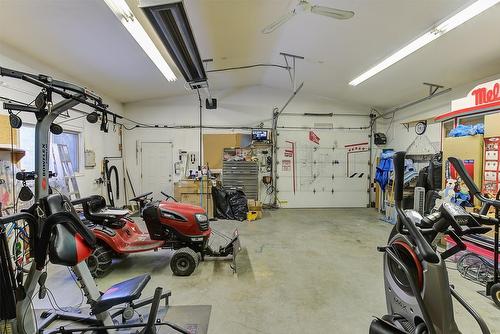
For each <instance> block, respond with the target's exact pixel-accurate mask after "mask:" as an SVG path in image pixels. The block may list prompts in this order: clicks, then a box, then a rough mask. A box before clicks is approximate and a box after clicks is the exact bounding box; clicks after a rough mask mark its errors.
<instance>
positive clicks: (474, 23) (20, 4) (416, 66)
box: [0, 0, 500, 108]
mask: <svg viewBox="0 0 500 334" xmlns="http://www.w3.org/2000/svg"><path fill="white" fill-rule="evenodd" d="M128 1H129V3H134V2H135V0H128ZM311 2H313V3H317V4H321V5H326V6H332V7H338V8H343V9H349V10H354V11H355V12H356V15H355V17H354V18H353V19H351V20H347V21H338V20H333V19H330V18H327V17H323V16H317V15H312V14H308V15H297V16H296V17H294V18H293V19H292V20H291V21H289V22H288V23H286V24H285V25H284V26H282V27H281V28H279V29H278V30H277V31H275V32H274V33H273V34H270V35H264V34H261V33H260V30H261V29H262V28H263V27H264V26H265V25H266V24H268V23H270V22H271V21H273V20H274V19H275V18H277V17H278V16H280V15H281V14H283V13H284V12H285V11H286V10H287V9H288V8H290V7H291V6H293V5H294V4H295V3H296V1H295V0H203V1H201V0H185V4H186V8H187V12H188V15H189V17H190V21H191V25H192V27H193V31H194V33H195V36H196V39H197V42H198V47H199V49H200V53H201V55H202V57H203V58H214V62H213V63H211V64H210V65H209V68H223V67H231V66H241V65H250V64H255V63H277V64H283V58H282V57H280V56H279V52H281V51H284V52H289V53H294V54H298V55H301V56H304V57H305V58H306V59H305V60H303V61H298V63H297V81H298V82H301V81H304V89H303V90H304V92H307V93H310V94H316V95H322V96H326V97H331V98H335V99H338V100H341V101H345V102H351V103H357V104H363V105H370V106H376V107H381V108H384V107H390V106H394V105H397V104H401V103H404V102H407V101H411V100H413V99H416V98H420V97H422V96H424V95H425V94H426V93H427V88H426V87H424V86H422V84H421V83H422V82H424V81H425V82H432V83H437V84H442V85H445V86H447V87H453V86H458V85H461V84H463V83H467V82H471V81H474V80H477V79H480V78H483V77H486V76H490V75H493V74H497V73H500V42H499V41H500V40H499V38H498V36H500V24H498V22H499V20H500V6H499V5H497V6H496V7H494V8H492V9H490V10H488V11H487V12H485V13H483V14H481V15H480V16H478V17H476V18H474V19H473V20H471V21H469V22H467V23H466V24H464V25H463V26H461V27H459V28H457V29H455V30H453V31H452V32H450V33H448V34H446V35H445V36H443V37H441V38H439V39H438V40H436V41H434V42H433V43H431V44H429V45H427V46H426V47H424V48H423V49H421V50H419V51H418V52H416V53H414V54H412V55H411V56H410V57H408V58H406V59H404V60H402V61H401V62H399V63H398V64H396V65H395V66H393V67H391V68H389V69H387V70H385V71H383V72H381V73H380V74H378V75H376V76H375V77H373V78H371V79H369V80H368V81H366V82H364V83H362V84H361V85H359V86H357V87H351V86H349V85H348V82H349V81H350V80H352V79H353V78H354V77H356V76H357V75H359V74H361V73H362V72H364V71H365V70H367V69H368V68H370V67H371V66H373V65H375V64H376V63H377V62H378V61H380V60H382V59H383V58H385V57H386V56H388V55H389V54H391V53H392V52H393V51H395V50H397V49H398V48H400V47H401V46H403V45H404V44H405V43H407V42H409V41H411V40H412V39H413V38H415V37H417V36H418V35H419V34H421V33H423V32H424V31H425V30H427V29H428V28H430V27H431V26H432V25H433V24H435V23H436V22H437V21H439V20H441V19H442V18H444V17H447V16H449V15H450V14H452V13H454V12H455V11H456V10H457V9H459V8H461V7H462V6H464V5H465V4H467V3H469V2H470V1H469V0H454V1H450V0H377V1H373V0H312V1H311ZM0 41H2V42H4V43H6V44H9V45H11V46H13V47H15V48H17V49H19V50H21V51H23V52H25V53H27V54H28V55H30V56H32V57H35V58H36V59H38V60H40V61H42V62H45V63H47V64H48V65H51V66H53V67H55V68H57V69H58V70H60V71H62V72H65V73H67V74H68V75H70V76H72V77H74V78H77V79H79V80H81V81H82V82H83V83H85V84H87V85H89V87H91V88H93V89H95V90H98V91H102V92H104V93H106V94H108V95H110V96H112V97H115V98H116V99H118V100H119V101H122V102H130V101H139V100H143V99H149V98H157V97H167V96H173V95H180V94H185V92H186V91H185V88H184V80H183V79H182V77H180V75H179V74H178V76H179V77H180V78H179V80H178V81H177V82H176V83H169V82H167V81H166V80H165V79H164V78H163V76H162V75H161V74H160V72H159V71H158V70H157V69H156V67H155V66H154V65H153V64H152V62H151V61H150V60H149V58H147V56H145V54H144V53H143V51H142V50H141V49H140V47H139V46H138V45H137V44H136V43H135V41H134V40H133V39H132V37H131V36H130V35H129V34H128V33H127V31H126V30H125V29H124V28H123V27H122V26H121V24H120V23H119V21H118V20H117V19H116V18H115V16H114V15H113V13H112V12H111V11H110V10H109V9H108V8H107V6H106V5H105V4H104V1H102V0H40V1H30V0H0ZM177 73H178V72H177ZM209 80H210V85H211V87H212V88H213V89H215V90H219V89H226V88H230V87H235V86H247V85H256V84H263V85H268V86H272V87H278V88H282V89H289V88H290V81H289V77H288V74H287V73H286V71H284V70H281V69H277V68H256V69H247V70H238V71H231V72H221V73H212V74H209Z"/></svg>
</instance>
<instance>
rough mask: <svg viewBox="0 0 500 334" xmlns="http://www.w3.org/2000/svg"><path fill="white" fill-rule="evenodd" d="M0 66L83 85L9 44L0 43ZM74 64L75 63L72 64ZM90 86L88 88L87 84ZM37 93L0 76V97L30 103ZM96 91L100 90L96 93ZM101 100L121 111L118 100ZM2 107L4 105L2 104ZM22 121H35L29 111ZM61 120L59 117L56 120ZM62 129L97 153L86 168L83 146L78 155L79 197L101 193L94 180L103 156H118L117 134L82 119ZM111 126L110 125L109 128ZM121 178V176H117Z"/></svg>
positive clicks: (29, 85) (69, 123)
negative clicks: (74, 135) (71, 133)
mask: <svg viewBox="0 0 500 334" xmlns="http://www.w3.org/2000/svg"><path fill="white" fill-rule="evenodd" d="M0 66H2V67H6V68H11V69H15V70H20V71H25V72H30V73H37V74H38V73H43V74H47V75H50V76H52V77H54V78H57V79H61V80H67V81H70V82H73V83H76V84H80V85H84V84H82V83H79V82H78V81H77V80H74V79H73V78H71V77H68V76H67V75H65V74H64V73H61V72H59V71H57V70H56V69H54V68H51V67H49V66H47V65H45V64H42V63H40V62H38V61H36V60H35V59H32V58H29V57H27V56H25V55H24V54H23V53H22V52H20V51H18V50H15V49H13V48H11V47H9V46H8V45H5V44H0ZM75 66H77V65H76V64H75ZM89 88H91V87H89ZM39 92H40V90H39V89H38V88H37V87H35V86H33V85H31V84H29V83H26V82H23V81H21V80H18V79H13V78H7V77H0V96H2V97H6V98H11V99H14V100H18V101H22V102H26V103H29V102H31V101H33V99H34V98H35V96H36V95H37V94H38V93H39ZM96 93H98V94H99V92H96ZM102 97H103V99H104V101H105V102H106V103H107V104H109V105H110V110H111V111H113V112H116V113H118V114H122V113H123V109H122V105H121V103H118V102H117V101H115V100H114V99H112V98H110V97H106V96H102ZM2 106H3V104H2ZM76 109H79V110H82V111H87V112H89V111H91V110H90V108H88V107H87V106H83V105H79V106H77V107H76ZM0 113H2V114H6V111H4V110H3V108H1V107H0ZM79 115H80V114H79V113H76V112H70V116H71V117H76V116H79ZM20 116H21V117H22V118H23V122H25V123H32V124H33V123H34V122H35V118H34V116H33V115H31V114H29V113H22V114H21V115H20ZM61 120H63V119H62V118H61V119H59V121H61ZM62 126H63V128H66V129H68V130H74V131H78V132H80V133H81V136H80V137H81V138H82V140H81V145H80V146H83V147H85V149H91V150H94V151H95V153H96V162H97V166H96V167H95V168H92V169H86V168H85V167H84V164H83V147H82V150H81V155H80V173H79V174H78V176H77V181H78V185H79V189H80V193H81V195H82V196H88V195H92V194H104V193H105V188H104V187H103V186H100V185H97V184H95V182H94V180H95V179H97V178H99V177H100V176H101V175H100V173H101V168H100V163H101V161H102V158H103V156H116V155H119V154H120V152H119V149H118V144H119V136H118V131H117V132H113V131H112V130H110V132H109V133H107V134H105V133H103V132H101V131H99V124H98V123H97V124H89V123H87V122H86V121H85V118H81V119H78V120H74V121H71V122H66V123H64V124H62ZM110 128H112V127H110ZM120 178H122V175H120ZM121 189H123V184H121ZM122 198H123V197H121V199H120V200H119V201H117V202H116V203H115V204H116V205H123V204H124V201H123V199H122Z"/></svg>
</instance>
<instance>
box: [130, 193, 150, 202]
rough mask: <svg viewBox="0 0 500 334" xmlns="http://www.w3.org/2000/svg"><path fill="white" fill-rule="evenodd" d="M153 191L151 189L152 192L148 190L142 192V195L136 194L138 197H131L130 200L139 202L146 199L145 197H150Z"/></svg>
mask: <svg viewBox="0 0 500 334" xmlns="http://www.w3.org/2000/svg"><path fill="white" fill-rule="evenodd" d="M152 193H153V192H152V191H150V192H148V193H144V194H141V195H139V196H136V197H134V198H131V199H130V201H134V202H139V201H140V200H142V199H144V198H146V197H148V196H149V195H151V194H152Z"/></svg>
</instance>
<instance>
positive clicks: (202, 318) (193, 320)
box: [35, 305, 212, 334]
mask: <svg viewBox="0 0 500 334" xmlns="http://www.w3.org/2000/svg"><path fill="white" fill-rule="evenodd" d="M147 309H148V308H147V307H144V308H140V309H138V314H141V315H142V316H143V317H144V320H146V319H147ZM211 311H212V306H211V305H185V306H169V307H168V309H165V307H160V310H159V311H158V316H159V318H160V319H162V321H165V322H170V323H173V324H176V325H178V326H180V327H182V328H184V329H186V330H188V331H189V332H190V333H191V334H207V332H208V323H209V321H210V313H211ZM35 312H36V314H37V315H38V323H40V322H41V320H42V319H41V318H40V314H41V313H42V310H35ZM82 312H83V313H86V314H88V312H89V310H88V309H83V310H82ZM115 320H116V321H120V316H118V317H116V318H115ZM138 322H140V320H139V318H138V317H135V318H134V319H132V320H130V321H129V322H128V323H138ZM59 326H67V328H71V327H73V328H74V327H78V328H81V327H85V326H83V325H82V324H77V323H74V324H71V323H69V322H68V321H66V320H62V321H55V322H54V323H53V324H51V326H50V327H49V328H48V329H46V331H44V333H50V330H51V329H56V328H58V327H59ZM157 331H158V332H157V333H158V334H177V333H178V332H177V331H176V330H174V329H172V328H170V327H168V326H161V327H157ZM118 332H119V333H130V330H120V331H118ZM132 332H134V331H132ZM134 333H135V332H134Z"/></svg>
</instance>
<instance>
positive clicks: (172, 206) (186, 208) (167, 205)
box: [160, 201, 206, 219]
mask: <svg viewBox="0 0 500 334" xmlns="http://www.w3.org/2000/svg"><path fill="white" fill-rule="evenodd" d="M160 208H161V209H164V210H168V211H173V212H176V213H178V214H181V215H183V216H185V217H186V218H188V219H189V218H190V216H192V215H194V214H195V213H203V214H206V211H205V209H203V208H202V207H201V206H197V205H192V204H187V203H180V202H173V201H168V202H166V201H162V202H161V203H160Z"/></svg>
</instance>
